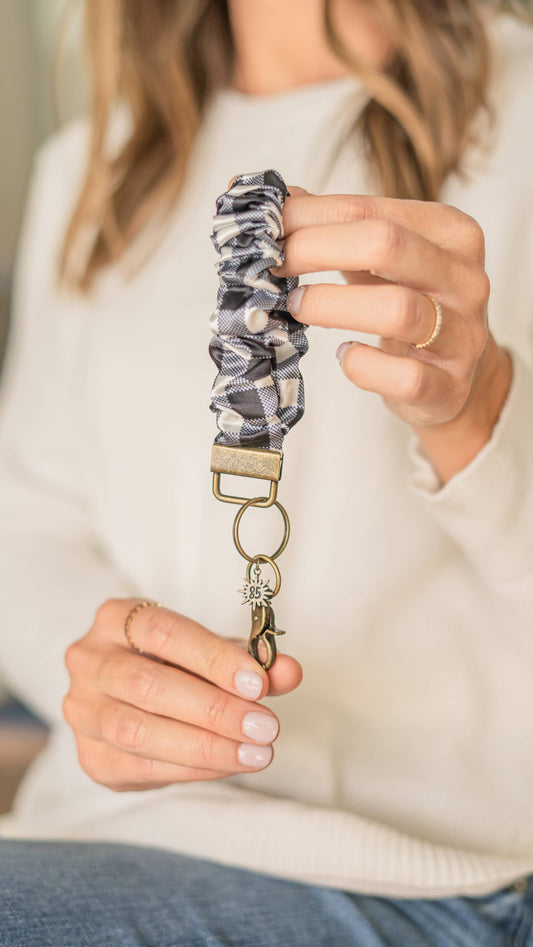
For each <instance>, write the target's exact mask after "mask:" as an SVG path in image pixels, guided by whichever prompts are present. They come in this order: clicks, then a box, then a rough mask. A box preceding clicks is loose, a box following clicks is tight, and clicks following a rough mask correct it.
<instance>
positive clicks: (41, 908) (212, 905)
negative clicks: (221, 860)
mask: <svg viewBox="0 0 533 947" xmlns="http://www.w3.org/2000/svg"><path fill="white" fill-rule="evenodd" d="M523 887H524V890H519V886H518V885H515V886H513V887H509V888H505V889H504V890H502V891H499V892H497V893H496V894H492V895H488V896H485V897H481V898H464V897H460V898H447V899H428V900H414V899H395V898H380V897H373V896H369V895H358V894H353V893H351V892H347V891H341V890H338V889H336V888H325V887H321V886H319V885H309V884H303V883H301V882H293V881H286V880H283V879H279V878H274V877H272V876H269V875H264V874H259V873H257V872H251V871H245V870H243V869H239V868H229V867H226V866H224V865H220V864H217V863H215V862H210V861H207V860H204V859H199V858H192V857H190V856H186V855H179V854H175V853H173V852H166V851H163V850H160V849H153V848H142V847H139V846H134V845H120V844H110V843H107V842H55V841H52V842H48V841H45V842H40V841H36V842H33V841H21V840H11V839H9V840H7V839H4V840H2V841H0V944H1V945H2V947H141V945H142V947H152V945H153V947H178V945H180V947H181V945H185V947H206V945H208V947H221V945H232V947H252V945H253V947H274V945H275V947H304V945H305V947H384V945H386V947H430V945H431V947H533V876H530V878H528V879H527V883H524V886H523Z"/></svg>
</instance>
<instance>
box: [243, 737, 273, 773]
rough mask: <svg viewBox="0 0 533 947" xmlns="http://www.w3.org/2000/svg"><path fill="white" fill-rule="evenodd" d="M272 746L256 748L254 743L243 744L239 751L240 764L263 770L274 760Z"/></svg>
mask: <svg viewBox="0 0 533 947" xmlns="http://www.w3.org/2000/svg"><path fill="white" fill-rule="evenodd" d="M273 752H274V751H273V749H272V747H271V746H254V745H253V743H241V744H240V746H239V749H238V750H237V756H238V757H239V763H242V765H243V766H253V768H254V769H263V767H264V766H268V764H269V763H270V760H271V759H272V755H273Z"/></svg>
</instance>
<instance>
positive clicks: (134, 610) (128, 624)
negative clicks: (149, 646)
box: [124, 599, 163, 654]
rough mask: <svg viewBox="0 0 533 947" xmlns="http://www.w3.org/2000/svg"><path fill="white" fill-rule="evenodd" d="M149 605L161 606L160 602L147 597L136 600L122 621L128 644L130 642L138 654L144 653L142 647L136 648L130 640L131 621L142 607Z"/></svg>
mask: <svg viewBox="0 0 533 947" xmlns="http://www.w3.org/2000/svg"><path fill="white" fill-rule="evenodd" d="M149 605H153V606H154V607H155V608H163V606H162V605H161V602H152V601H150V600H149V599H146V601H144V602H137V605H134V606H133V608H132V609H131V611H129V612H128V614H127V615H126V621H125V622H124V634H125V635H126V638H127V639H128V644H130V645H131V647H132V648H134V649H135V651H138V652H139V654H144V648H138V647H137V645H136V644H134V643H133V641H132V640H131V623H132V621H133V619H134V617H135V615H136V614H137V612H140V611H141V609H143V608H148V606H149Z"/></svg>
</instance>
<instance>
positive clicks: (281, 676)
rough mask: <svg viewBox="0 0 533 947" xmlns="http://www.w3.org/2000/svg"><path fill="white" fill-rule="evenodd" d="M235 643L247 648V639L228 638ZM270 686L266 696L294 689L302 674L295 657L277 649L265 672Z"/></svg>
mask: <svg viewBox="0 0 533 947" xmlns="http://www.w3.org/2000/svg"><path fill="white" fill-rule="evenodd" d="M229 640H230V641H234V642H235V644H238V645H240V646H241V647H242V648H244V650H245V651H247V650H248V641H247V639H246V638H240V637H239V638H230V639H229ZM266 673H267V675H268V680H269V682H270V687H269V689H268V694H267V695H265V696H268V697H281V696H282V695H283V694H289V693H290V691H293V690H295V689H296V688H297V687H298V685H299V684H301V682H302V678H303V676H304V672H303V668H302V665H301V664H300V662H299V661H297V660H296V658H293V657H291V655H290V654H280V653H279V651H278V654H277V657H276V660H275V661H274V664H273V665H272V667H271V668H269V670H268V671H267V672H266Z"/></svg>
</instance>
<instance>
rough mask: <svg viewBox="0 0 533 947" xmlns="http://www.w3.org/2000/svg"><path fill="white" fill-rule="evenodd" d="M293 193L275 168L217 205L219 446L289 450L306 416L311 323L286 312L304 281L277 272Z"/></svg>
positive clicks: (246, 179) (241, 181)
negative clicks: (304, 371)
mask: <svg viewBox="0 0 533 947" xmlns="http://www.w3.org/2000/svg"><path fill="white" fill-rule="evenodd" d="M288 193H289V192H288V190H287V187H286V185H285V182H284V180H283V178H282V177H281V175H280V174H278V172H277V171H272V170H269V171H263V172H257V173H253V174H241V175H239V176H238V177H237V178H235V180H234V182H233V185H232V186H231V188H230V189H229V190H228V191H226V192H225V193H224V194H222V195H221V196H220V197H219V198H218V199H217V202H216V211H217V213H216V215H215V217H214V218H213V234H212V236H211V240H212V241H213V243H214V245H215V247H216V249H217V251H218V253H219V254H220V259H219V260H218V261H217V269H218V274H219V280H220V283H219V288H218V292H217V306H216V309H215V311H214V313H213V315H212V316H211V319H210V322H209V325H210V327H211V329H212V331H213V333H214V335H213V338H212V340H211V343H210V345H209V352H210V355H211V357H212V359H213V361H214V362H215V364H216V366H217V368H218V369H219V371H218V374H217V376H216V378H215V381H214V384H213V388H212V392H211V405H210V407H211V410H212V411H214V412H215V414H216V417H217V426H218V428H219V433H218V435H217V437H216V438H215V443H218V444H224V445H226V446H231V445H239V446H243V447H262V448H267V449H270V450H282V446H283V438H284V436H285V435H286V434H287V432H288V431H289V430H290V428H291V427H292V426H293V425H294V424H296V422H297V421H299V419H300V418H301V417H302V415H303V413H304V404H305V402H304V385H303V378H302V375H301V372H300V367H299V362H300V358H301V356H302V355H304V354H305V352H306V351H307V348H308V341H307V337H306V335H305V330H306V329H307V326H305V325H302V323H300V322H297V321H296V320H295V319H293V317H292V316H291V315H290V313H289V312H287V311H286V308H285V307H286V305H287V295H288V294H289V293H290V292H291V290H293V289H295V288H296V286H297V285H298V278H297V277H288V278H287V277H280V276H275V275H273V274H272V273H270V272H269V270H270V268H271V267H275V266H279V265H280V264H281V263H283V260H284V255H283V249H282V245H281V240H282V238H283V223H282V212H283V205H284V203H285V198H286V197H287V195H288Z"/></svg>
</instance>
